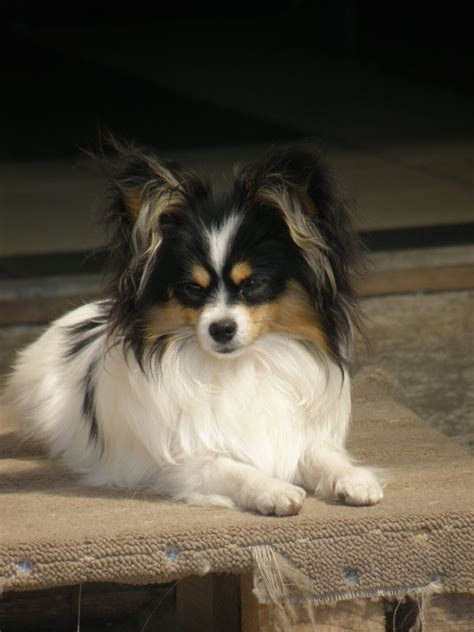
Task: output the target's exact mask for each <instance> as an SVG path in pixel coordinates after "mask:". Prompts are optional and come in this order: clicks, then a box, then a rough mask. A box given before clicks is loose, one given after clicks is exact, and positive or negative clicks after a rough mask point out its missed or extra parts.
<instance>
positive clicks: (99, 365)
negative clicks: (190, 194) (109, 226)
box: [7, 303, 383, 515]
mask: <svg viewBox="0 0 474 632" xmlns="http://www.w3.org/2000/svg"><path fill="white" fill-rule="evenodd" d="M100 309H101V308H100V305H99V303H91V304H89V305H84V306H82V307H80V308H78V309H76V310H74V311H72V312H70V313H68V314H66V315H65V316H63V317H62V318H60V319H59V320H57V321H56V322H55V323H53V324H52V326H51V327H50V328H49V329H48V330H47V331H46V332H45V333H44V334H43V336H41V337H40V338H39V339H38V340H37V341H36V342H34V343H33V344H32V345H30V346H29V347H28V348H27V349H25V350H24V351H23V352H21V354H20V355H19V358H18V361H17V364H16V367H15V370H14V372H13V374H12V376H11V377H10V379H9V383H8V387H7V399H8V400H9V402H10V403H11V406H12V408H13V409H14V411H15V413H16V415H17V417H18V419H19V421H20V423H21V426H22V428H23V431H24V432H26V433H27V434H28V435H32V436H35V437H39V438H40V439H42V440H43V441H44V442H45V443H46V444H47V445H48V446H49V448H50V451H51V453H52V454H53V455H57V456H59V457H61V458H62V459H63V461H64V462H65V463H66V464H67V465H68V466H69V467H70V468H72V469H73V470H75V471H76V472H79V473H80V474H82V475H83V476H84V477H85V480H86V481H87V482H88V483H90V484H93V485H115V486H121V487H128V488H138V487H150V488H152V489H153V490H155V491H156V492H158V493H160V494H164V495H166V496H169V497H172V498H174V499H182V500H185V501H188V502H191V503H205V504H221V505H227V506H238V507H241V508H245V509H250V510H256V511H260V512H261V513H271V512H274V513H276V514H277V515H288V514H293V513H297V512H298V511H299V510H300V508H301V506H302V503H303V499H304V496H305V493H306V492H305V490H306V491H309V492H311V493H315V494H317V495H318V496H319V497H324V498H327V497H333V496H337V495H340V496H343V497H344V498H345V501H346V502H348V503H350V504H373V503H375V502H378V501H379V500H380V499H381V498H382V496H383V492H382V489H381V487H380V485H379V483H378V482H377V479H376V477H375V475H374V474H373V473H372V472H371V471H370V470H369V469H365V468H362V467H359V466H356V465H354V464H353V463H352V462H351V460H350V458H349V457H348V455H347V454H346V452H345V449H344V441H345V438H346V434H347V431H348V427H349V421H350V414H351V401H350V386H349V376H348V375H347V374H345V375H343V374H342V373H341V371H340V370H339V368H338V367H336V366H335V365H334V364H333V363H332V362H331V361H330V360H327V362H324V363H321V362H320V361H319V360H318V359H317V357H316V356H315V355H314V354H312V353H311V352H310V351H309V350H306V349H305V347H304V346H302V345H301V344H300V343H298V342H297V341H296V340H294V339H292V338H291V337H289V336H285V335H279V334H278V335H277V334H270V335H265V336H262V337H261V338H259V339H257V340H256V341H255V342H254V343H253V344H250V345H248V346H246V347H245V348H244V349H243V351H242V352H241V353H239V354H236V355H235V356H234V355H232V357H228V356H226V357H218V355H217V354H212V353H209V351H208V350H206V349H205V348H203V345H202V344H201V343H200V342H199V338H198V337H197V336H195V335H192V336H189V338H185V339H183V340H182V341H181V342H179V343H175V344H174V345H171V346H170V347H169V348H168V349H167V350H166V352H165V353H164V355H163V357H162V359H161V361H160V363H159V364H157V365H156V366H155V368H154V369H146V370H145V371H143V370H142V369H141V368H140V367H139V365H138V363H137V361H136V359H135V357H134V355H133V353H132V352H125V351H124V349H123V346H122V345H121V344H117V345H114V344H113V342H114V341H111V340H108V339H107V335H106V331H105V327H104V329H103V331H102V333H101V335H100V336H99V337H98V338H97V340H95V341H94V342H93V343H91V344H90V345H88V346H86V347H85V349H84V350H83V351H81V352H80V353H78V354H76V355H75V356H73V357H71V358H65V350H66V348H67V344H68V333H67V328H68V327H70V326H71V325H74V324H77V323H81V322H83V321H84V320H87V319H91V318H95V317H98V316H99V312H100ZM92 362H94V363H95V368H94V373H93V375H92V380H93V384H94V390H95V405H96V419H97V426H98V440H97V441H91V439H90V436H89V420H87V419H84V415H83V411H82V406H83V397H84V392H83V388H84V386H83V380H84V376H85V375H86V373H87V370H88V368H89V366H90V365H91V363H92Z"/></svg>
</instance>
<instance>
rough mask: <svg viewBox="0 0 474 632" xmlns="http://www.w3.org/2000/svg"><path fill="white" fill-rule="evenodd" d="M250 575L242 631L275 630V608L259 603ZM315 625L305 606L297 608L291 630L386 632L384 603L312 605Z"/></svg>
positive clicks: (244, 595) (244, 590) (246, 579)
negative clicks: (253, 590)
mask: <svg viewBox="0 0 474 632" xmlns="http://www.w3.org/2000/svg"><path fill="white" fill-rule="evenodd" d="M252 587H253V580H252V577H250V576H248V575H247V576H245V577H242V580H241V608H242V610H241V621H242V628H241V632H274V631H275V629H276V628H275V623H274V622H275V614H276V612H275V608H274V606H270V605H263V604H259V603H258V602H257V599H256V598H255V596H254V594H253V592H252ZM312 614H313V619H314V623H315V626H313V624H312V623H311V621H310V620H309V618H308V614H307V612H306V611H305V608H304V607H303V606H300V607H299V608H298V607H297V610H296V618H297V620H296V622H295V623H294V625H293V626H292V629H291V632H315V630H316V631H317V632H385V612H384V605H383V602H382V601H381V600H380V601H376V602H374V601H369V600H368V599H363V600H357V601H339V602H337V603H335V604H331V605H328V606H312Z"/></svg>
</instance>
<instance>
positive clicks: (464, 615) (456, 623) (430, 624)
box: [422, 594, 474, 632]
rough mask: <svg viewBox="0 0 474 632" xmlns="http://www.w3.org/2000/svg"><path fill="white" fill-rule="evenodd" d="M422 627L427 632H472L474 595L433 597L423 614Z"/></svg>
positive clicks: (473, 628) (473, 627) (473, 625)
mask: <svg viewBox="0 0 474 632" xmlns="http://www.w3.org/2000/svg"><path fill="white" fill-rule="evenodd" d="M422 626H423V630H426V632H472V630H474V595H458V594H446V595H435V596H433V597H432V598H431V600H430V602H429V603H428V605H427V607H426V611H425V612H424V613H423V618H422Z"/></svg>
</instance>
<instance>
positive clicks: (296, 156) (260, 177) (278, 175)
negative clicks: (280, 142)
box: [236, 148, 364, 350]
mask: <svg viewBox="0 0 474 632" xmlns="http://www.w3.org/2000/svg"><path fill="white" fill-rule="evenodd" d="M236 186H237V189H238V191H239V192H240V195H241V196H242V197H243V198H245V199H247V200H249V201H250V203H251V204H252V203H253V204H266V205H270V206H272V207H273V208H275V209H277V210H278V211H279V212H280V214H281V216H282V217H283V219H284V220H285V223H286V225H287V227H288V231H289V234H290V236H291V238H292V240H293V242H294V243H295V244H296V246H297V247H298V248H299V250H300V252H301V253H302V255H303V258H304V260H305V262H306V264H307V270H308V277H309V279H310V280H311V279H313V281H312V282H311V281H310V282H309V283H308V286H309V290H310V293H311V287H313V288H314V292H313V293H312V299H313V300H314V303H315V307H316V308H317V310H318V311H319V312H320V313H322V314H324V316H325V318H327V319H328V321H330V324H331V326H332V328H333V329H334V331H337V332H338V338H339V347H340V348H341V349H346V350H347V349H348V348H349V347H350V346H351V341H352V335H353V329H354V328H356V329H357V330H359V331H361V326H360V318H359V312H358V309H357V296H356V292H355V289H354V286H353V279H354V277H355V276H357V274H359V273H360V272H362V270H363V267H364V266H363V250H362V246H361V243H360V240H359V238H358V236H357V233H356V231H355V230H354V228H353V226H352V223H351V220H350V215H349V211H348V203H347V201H346V199H345V197H344V196H343V195H342V194H341V192H340V191H339V190H338V188H337V187H336V184H335V181H334V178H333V176H332V174H331V173H330V172H329V170H328V169H327V168H326V167H325V165H324V163H323V161H322V159H321V157H320V155H319V154H318V153H317V152H315V151H314V150H310V149H306V148H305V149H299V148H296V149H281V150H275V151H272V152H270V153H269V154H267V155H266V156H265V157H264V158H262V159H261V160H258V161H256V162H255V163H253V164H250V165H248V166H245V167H243V168H242V169H241V170H240V172H239V173H238V174H237V181H236Z"/></svg>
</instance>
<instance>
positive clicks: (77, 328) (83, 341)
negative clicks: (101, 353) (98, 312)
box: [64, 316, 106, 359]
mask: <svg viewBox="0 0 474 632" xmlns="http://www.w3.org/2000/svg"><path fill="white" fill-rule="evenodd" d="M105 324H106V319H105V316H103V317H100V318H91V319H88V320H84V321H82V322H80V323H76V324H75V325H69V326H67V327H65V328H64V330H65V332H66V335H67V349H66V353H65V357H66V358H68V359H69V358H73V357H74V356H76V355H78V354H80V353H81V352H82V351H84V350H85V349H87V347H88V346H89V345H90V344H91V343H93V342H94V341H95V340H97V338H99V336H101V335H102V334H103V327H104V325H105Z"/></svg>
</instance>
